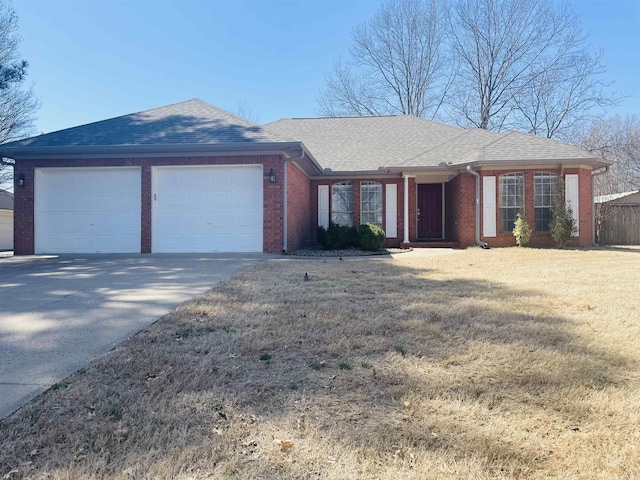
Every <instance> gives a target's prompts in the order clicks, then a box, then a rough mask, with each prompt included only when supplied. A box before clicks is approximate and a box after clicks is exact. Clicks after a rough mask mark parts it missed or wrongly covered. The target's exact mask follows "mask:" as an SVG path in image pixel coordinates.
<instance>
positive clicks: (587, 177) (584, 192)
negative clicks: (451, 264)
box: [480, 168, 593, 247]
mask: <svg viewBox="0 0 640 480" xmlns="http://www.w3.org/2000/svg"><path fill="white" fill-rule="evenodd" d="M543 172H546V173H554V174H556V175H560V169H559V168H556V169H549V168H539V169H531V170H524V169H519V170H518V169H511V170H483V171H482V172H480V173H481V175H482V176H495V177H496V219H495V221H496V222H497V221H498V216H499V215H500V204H499V194H500V192H499V189H500V181H499V177H500V175H504V174H507V173H524V201H525V217H526V219H527V222H528V223H529V227H530V228H531V229H532V230H533V229H534V227H535V187H534V175H535V174H536V173H543ZM564 174H565V175H568V174H578V189H579V193H578V197H579V198H578V201H579V210H580V218H579V235H578V236H577V237H574V238H573V239H572V240H571V241H570V242H569V243H568V246H572V247H587V246H589V245H591V243H592V231H593V230H592V228H593V225H592V211H593V203H592V202H593V197H592V183H591V182H592V178H591V170H589V169H586V168H566V169H564ZM483 214H484V212H483V211H482V210H481V212H480V215H481V220H480V225H482V222H483V220H482V215H483ZM481 234H482V231H481ZM481 238H482V240H483V241H485V242H487V243H488V244H489V246H491V247H508V246H514V245H516V240H515V237H514V236H513V234H512V233H500V231H499V228H497V229H496V236H495V237H484V236H483V237H481ZM527 245H528V246H531V247H553V246H554V245H555V243H554V241H553V238H551V235H550V234H549V233H536V232H535V231H534V232H533V235H532V237H531V241H530V242H529V243H528V244H527Z"/></svg>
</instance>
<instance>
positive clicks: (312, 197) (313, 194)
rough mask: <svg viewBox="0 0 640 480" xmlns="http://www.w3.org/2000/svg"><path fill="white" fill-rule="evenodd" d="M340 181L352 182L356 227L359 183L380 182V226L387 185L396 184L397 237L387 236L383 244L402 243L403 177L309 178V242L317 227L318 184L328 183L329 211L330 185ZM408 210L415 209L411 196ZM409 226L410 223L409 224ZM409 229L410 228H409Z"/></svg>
mask: <svg viewBox="0 0 640 480" xmlns="http://www.w3.org/2000/svg"><path fill="white" fill-rule="evenodd" d="M413 180H414V179H410V184H409V192H411V189H412V187H411V181H413ZM342 182H352V184H353V208H354V212H353V222H354V223H353V224H354V225H355V226H356V227H358V226H359V225H360V183H361V182H377V183H381V184H382V226H383V228H384V226H385V225H386V223H387V212H386V200H387V187H386V186H387V185H389V184H392V185H397V192H398V193H397V199H396V202H397V203H396V205H397V212H398V218H397V220H396V221H397V222H398V235H397V238H387V239H386V240H385V243H384V244H385V246H387V247H393V246H399V245H400V244H401V243H402V240H403V237H404V179H402V178H358V179H353V178H339V177H336V178H335V179H333V178H332V179H322V180H311V183H310V186H311V188H310V192H309V206H310V215H309V219H310V223H309V228H310V232H311V243H315V241H316V237H315V232H316V229H317V227H318V185H329V212H331V185H333V184H335V183H342ZM413 192H414V193H413V196H414V197H415V181H413ZM409 203H410V204H409V212H411V211H412V210H411V208H412V207H411V205H413V211H415V198H414V199H413V203H411V197H410V202H409ZM409 225H410V227H411V223H410V224H409ZM410 229H411V228H410Z"/></svg>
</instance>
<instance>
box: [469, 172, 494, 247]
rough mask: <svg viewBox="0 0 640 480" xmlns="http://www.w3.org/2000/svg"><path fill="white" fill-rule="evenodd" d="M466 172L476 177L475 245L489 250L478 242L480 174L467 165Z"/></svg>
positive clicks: (484, 244) (485, 245) (481, 242)
mask: <svg viewBox="0 0 640 480" xmlns="http://www.w3.org/2000/svg"><path fill="white" fill-rule="evenodd" d="M467 172H469V173H470V174H471V175H473V176H475V177H476V244H478V245H480V246H481V247H482V248H489V245H488V244H487V243H485V242H483V241H482V240H480V174H479V173H478V172H476V171H475V170H473V169H472V168H471V166H470V165H467Z"/></svg>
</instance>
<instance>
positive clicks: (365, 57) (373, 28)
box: [319, 0, 451, 117]
mask: <svg viewBox="0 0 640 480" xmlns="http://www.w3.org/2000/svg"><path fill="white" fill-rule="evenodd" d="M444 47H445V15H444V7H443V5H441V2H438V1H437V0H389V1H388V2H386V3H385V4H383V5H382V7H381V8H380V9H379V10H378V12H377V13H376V14H375V16H374V17H373V18H372V19H371V21H370V22H368V23H366V24H365V25H362V26H360V27H358V28H357V29H356V30H355V31H354V33H353V45H352V47H351V50H350V58H349V59H348V60H346V61H338V62H337V63H336V64H335V65H334V67H333V70H332V71H331V72H330V73H329V74H328V75H327V77H326V86H325V90H324V91H323V92H322V93H321V94H320V97H319V103H320V109H321V113H322V114H323V115H328V116H337V115H381V114H389V113H393V114H411V115H417V116H421V117H433V116H435V115H436V114H437V112H438V110H439V109H440V107H441V106H442V103H443V101H444V98H445V97H446V94H447V92H448V87H449V85H450V80H451V75H450V72H451V69H450V68H449V65H448V63H449V60H448V58H447V55H446V54H445V52H444ZM447 75H448V76H447Z"/></svg>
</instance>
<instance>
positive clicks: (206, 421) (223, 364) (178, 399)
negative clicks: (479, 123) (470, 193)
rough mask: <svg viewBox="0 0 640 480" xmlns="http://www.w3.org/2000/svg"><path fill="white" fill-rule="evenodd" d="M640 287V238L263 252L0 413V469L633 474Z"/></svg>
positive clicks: (279, 474)
mask: <svg viewBox="0 0 640 480" xmlns="http://www.w3.org/2000/svg"><path fill="white" fill-rule="evenodd" d="M470 265H472V267H473V268H470ZM305 272H308V273H309V275H310V276H311V277H312V278H313V279H314V282H313V288H309V285H310V284H309V283H305V282H301V281H300V279H301V278H302V277H303V276H304V273H305ZM638 285H640V249H595V250H589V251H572V250H567V251H556V250H537V249H516V248H510V249H492V250H488V251H485V250H481V249H468V250H466V251H459V252H455V253H453V254H448V255H434V256H428V257H424V258H416V257H410V256H404V257H403V255H399V256H398V258H397V259H395V260H391V259H368V260H364V261H363V260H359V261H344V262H338V261H336V262H329V261H327V262H317V261H313V262H307V261H295V260H286V261H280V260H278V261H274V262H269V263H265V264H262V265H260V266H259V267H257V268H254V269H252V270H251V271H249V272H246V273H243V274H240V275H238V276H237V277H235V278H234V279H233V280H231V281H229V282H224V283H221V284H218V285H216V287H215V288H214V289H213V290H211V291H210V292H209V293H207V294H206V295H204V296H202V297H199V298H197V299H194V300H193V301H191V302H188V303H186V304H184V305H182V306H180V307H179V308H177V309H176V310H175V311H173V312H171V313H170V314H169V315H167V316H165V317H163V318H162V319H161V320H159V321H158V322H156V323H155V324H154V325H152V326H151V327H149V328H148V329H147V330H145V331H143V332H141V333H140V334H138V335H136V336H135V337H133V338H131V339H129V340H127V341H126V342H124V343H123V344H121V345H120V346H118V347H117V348H116V349H114V350H113V351H111V352H110V353H109V354H108V355H106V356H105V357H103V358H100V359H99V360H97V361H95V362H93V363H91V364H90V365H88V366H87V367H86V369H85V371H84V373H83V374H78V375H75V376H73V377H72V381H73V385H71V383H70V381H69V380H66V381H64V382H66V383H67V384H66V386H65V387H64V388H63V387H62V386H61V387H59V388H57V389H53V388H52V389H50V390H49V391H47V392H45V393H44V394H43V395H41V396H40V397H38V398H37V399H36V400H35V401H33V402H31V403H30V404H29V405H26V406H25V407H23V408H22V409H21V410H19V411H18V412H16V413H14V414H13V415H11V416H10V417H8V418H7V419H5V420H4V421H2V422H0V438H2V442H0V478H4V477H5V476H8V478H11V479H14V478H115V479H125V478H159V479H165V478H166V479H169V478H261V479H266V480H275V479H279V478H317V477H323V478H334V479H347V480H349V479H353V480H355V479H375V478H385V479H390V480H399V479H440V478H447V479H470V478H473V479H479V480H484V479H507V478H522V479H524V478H526V479H533V480H542V479H549V478H554V479H567V480H568V479H602V480H604V479H611V478H636V477H640V431H639V430H638V428H637V426H638V425H640V373H639V372H640V368H639V367H640V350H639V349H638V341H639V339H640V322H639V321H638V318H640V304H639V303H638V300H637V298H638V295H637V286H638ZM213 332H216V334H210V333H213ZM177 340H178V341H177ZM356 346H357V347H356ZM267 352H268V353H267ZM345 352H348V354H345ZM408 352H410V354H408ZM347 356H348V358H349V361H348V362H346V361H345V360H344V359H345V357H347ZM275 357H277V359H278V361H277V362H272V358H275ZM256 359H260V361H258V362H256ZM320 359H322V360H320ZM269 362H272V363H271V364H270V366H269V368H268V369H265V365H264V363H269ZM357 365H359V366H360V367H361V368H355V366H357ZM338 370H350V371H349V374H339V372H338ZM61 383H63V382H61ZM67 387H71V388H67ZM33 452H37V453H33ZM10 472H11V473H10Z"/></svg>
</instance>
